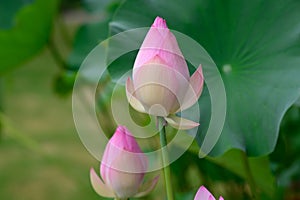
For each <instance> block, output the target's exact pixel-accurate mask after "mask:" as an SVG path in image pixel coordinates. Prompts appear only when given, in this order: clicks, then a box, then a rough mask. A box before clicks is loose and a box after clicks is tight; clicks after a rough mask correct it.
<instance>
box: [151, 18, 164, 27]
mask: <svg viewBox="0 0 300 200" xmlns="http://www.w3.org/2000/svg"><path fill="white" fill-rule="evenodd" d="M152 27H155V28H168V26H167V22H166V20H165V19H163V18H161V17H159V16H157V17H156V18H155V20H154V22H153V24H152Z"/></svg>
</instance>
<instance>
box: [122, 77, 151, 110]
mask: <svg viewBox="0 0 300 200" xmlns="http://www.w3.org/2000/svg"><path fill="white" fill-rule="evenodd" d="M126 96H127V100H128V102H129V103H130V105H131V106H132V107H133V108H134V109H135V110H137V111H139V112H142V113H146V111H145V108H144V106H143V104H142V103H141V102H140V101H139V100H138V99H137V98H136V97H135V96H134V86H133V83H132V81H131V79H130V77H128V79H127V81H126Z"/></svg>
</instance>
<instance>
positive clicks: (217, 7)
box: [0, 0, 300, 200]
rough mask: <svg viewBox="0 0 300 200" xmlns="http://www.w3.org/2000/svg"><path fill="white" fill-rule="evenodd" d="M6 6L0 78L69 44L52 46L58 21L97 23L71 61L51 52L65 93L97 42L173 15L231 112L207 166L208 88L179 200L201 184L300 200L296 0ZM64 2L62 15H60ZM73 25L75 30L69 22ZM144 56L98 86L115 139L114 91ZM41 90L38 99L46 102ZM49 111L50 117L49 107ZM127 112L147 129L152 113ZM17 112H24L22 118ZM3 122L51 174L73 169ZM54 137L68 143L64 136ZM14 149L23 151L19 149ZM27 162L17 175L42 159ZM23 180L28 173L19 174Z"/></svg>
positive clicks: (119, 64) (39, 0)
mask: <svg viewBox="0 0 300 200" xmlns="http://www.w3.org/2000/svg"><path fill="white" fill-rule="evenodd" d="M0 5H1V6H0V75H1V76H2V77H5V76H7V72H11V70H12V69H15V68H16V67H17V66H20V65H21V64H23V63H24V62H25V61H28V60H31V59H33V58H34V57H35V56H37V55H38V54H39V53H40V52H41V50H42V49H43V48H44V47H45V46H47V47H50V49H51V48H52V47H53V45H54V47H55V46H56V45H57V46H60V45H62V44H60V43H53V41H54V40H55V37H56V36H55V34H52V33H53V25H54V24H55V23H54V22H56V21H58V20H61V18H62V16H61V14H63V13H64V12H65V10H67V9H81V10H84V12H85V13H86V15H88V16H92V17H91V19H92V20H87V21H84V22H83V23H81V24H79V26H78V27H76V31H75V33H74V34H71V35H72V37H73V43H72V45H71V46H70V47H68V48H70V52H69V53H68V56H67V57H66V58H65V56H61V55H59V54H60V52H52V54H50V55H49V56H52V57H53V56H54V59H58V60H57V61H58V62H57V64H61V65H63V66H61V67H60V68H59V75H58V76H56V77H55V85H54V86H55V91H56V92H57V93H59V94H62V95H64V96H67V94H69V93H70V91H71V90H72V86H73V82H74V80H75V78H76V72H77V70H78V69H79V67H80V65H81V63H82V62H83V60H84V59H85V57H86V56H87V55H88V53H89V52H90V51H91V50H92V49H93V48H94V47H95V46H96V45H97V44H99V43H100V42H101V41H103V40H105V39H106V38H107V37H109V36H110V35H114V34H117V33H119V32H122V31H125V30H130V29H133V28H140V27H148V26H149V25H151V23H152V22H153V20H154V18H155V17H156V16H161V17H163V18H165V19H166V20H167V22H168V26H169V28H170V29H173V30H175V31H180V32H182V33H184V34H185V35H187V36H189V37H191V38H193V39H194V40H195V41H197V42H198V43H200V44H201V45H202V46H203V47H204V48H205V50H206V51H207V52H208V53H209V55H210V56H211V58H212V59H213V61H214V62H215V63H216V66H217V67H218V70H219V72H220V74H221V76H222V79H223V81H224V85H225V89H226V95H227V115H226V121H225V126H224V129H223V131H222V135H221V137H220V138H219V140H218V142H217V144H216V146H215V147H214V149H213V151H212V152H210V155H209V156H207V157H205V158H204V159H199V158H198V156H197V155H198V152H199V150H200V149H199V147H201V144H202V142H203V139H204V137H205V133H206V130H207V128H208V126H209V122H210V120H211V119H210V117H211V106H212V105H211V100H210V92H209V90H208V88H207V87H205V89H204V92H203V94H202V96H201V98H200V100H199V105H200V110H201V119H200V124H201V126H200V129H199V131H198V134H197V138H196V139H197V142H194V143H193V144H192V145H191V147H190V148H189V150H188V152H186V153H185V154H184V155H183V156H182V157H181V158H180V159H178V160H177V161H176V162H174V163H173V164H172V165H171V170H172V176H173V182H174V187H175V189H176V198H177V199H178V200H185V199H192V197H193V196H194V194H195V192H196V190H197V188H198V187H199V186H200V185H201V184H204V185H206V186H207V187H208V188H209V189H210V190H211V191H213V193H214V194H216V195H215V196H219V195H222V196H224V197H225V199H250V198H251V196H252V194H253V193H255V195H256V197H257V199H297V198H299V196H300V194H299V192H297V191H299V180H300V174H299V171H300V169H299V166H300V165H299V163H300V160H299V158H298V155H299V153H300V151H299V149H300V112H299V105H300V103H299V102H300V98H299V95H300V79H299V76H300V68H299V65H300V37H299V35H300V22H299V19H300V12H299V10H300V2H299V1H298V0H287V1H286V0H275V1H271V0H265V1H263V0H253V1H247V0H241V1H234V0H228V1H222V0H199V1H196V0H186V1H180V0H164V1H160V0H151V1H149V0H124V1H122V2H121V1H119V0H114V1H110V0H99V1H98V0H82V1H81V4H79V3H78V1H76V4H73V3H71V1H64V2H59V1H58V0H51V1H43V0H12V1H1V2H0ZM59 5H62V6H63V9H61V10H60V9H59V8H60V7H59ZM59 10H60V12H58V11H59ZM95 16H96V17H95ZM95 19H96V20H95ZM66 27H67V29H68V28H70V27H69V26H68V24H67V25H66ZM70 29H71V28H70ZM70 32H71V31H70ZM68 39H69V40H70V38H68ZM65 40H66V39H65ZM64 42H65V41H64ZM65 43H67V42H65ZM108 48H109V46H108ZM53 50H54V51H56V50H57V49H56V50H55V48H54V49H53V48H52V51H53ZM50 53H51V52H50ZM53 53H54V54H53ZM136 53H137V51H133V52H130V53H128V54H126V55H123V56H121V57H120V58H119V59H117V60H115V61H114V62H113V63H111V64H110V66H109V72H108V73H107V74H106V76H105V77H104V78H103V80H100V82H99V88H98V94H97V96H96V101H97V104H98V107H97V109H98V112H99V119H104V120H101V121H100V124H101V126H103V127H104V129H105V130H107V132H109V133H112V132H113V131H114V128H115V126H116V124H115V122H114V121H113V117H112V114H111V105H110V98H111V95H112V90H113V88H114V86H115V83H113V82H112V80H116V79H118V78H119V77H120V76H121V75H123V72H125V71H128V70H129V69H131V68H132V64H133V62H134V58H135V56H136ZM183 54H185V52H183ZM55 55H56V56H55ZM46 62H48V60H42V61H41V62H40V63H38V64H39V67H38V69H41V70H45V71H44V73H48V70H49V69H48V70H46V69H44V68H43V67H45V66H49V65H45V63H46ZM44 65H45V66H44ZM30 73H31V72H30ZM30 73H29V74H30ZM9 75H10V74H9ZM12 76H14V75H13V74H12ZM22 76H23V75H22ZM47 76H48V74H47V75H45V76H41V77H43V78H45V77H47ZM204 76H205V71H204ZM34 78H35V74H30V75H28V74H27V75H26V74H25V75H24V77H23V79H33V80H35V79H34ZM17 81H18V80H17V79H16V82H17ZM33 82H34V81H33ZM30 87H33V86H30ZM24 89H25V90H26V88H24ZM41 91H42V90H40V91H38V93H41V95H42V92H41ZM45 99H46V98H45ZM45 99H44V101H45ZM24 106H26V105H25V104H24ZM43 109H45V110H51V109H49V108H48V107H45V108H43ZM129 111H130V115H131V117H132V118H133V120H134V121H135V122H136V123H137V124H139V125H141V126H144V125H148V124H149V123H150V121H151V119H150V118H149V116H148V115H145V114H141V113H137V112H136V111H135V110H133V109H132V108H129ZM191 112H192V111H191ZM15 114H16V115H18V113H17V112H16V113H15ZM22 116H23V115H22ZM69 117H71V115H70V116H69ZM0 120H1V125H2V128H3V131H4V134H6V135H7V137H8V138H9V140H13V141H18V143H20V144H23V146H24V147H26V148H28V151H30V152H31V151H33V152H35V151H39V149H43V151H42V152H43V153H42V154H43V157H45V158H44V159H45V160H44V162H45V163H44V164H43V165H44V167H45V166H46V165H48V164H49V163H50V164H53V162H57V163H60V165H61V166H62V168H63V170H64V172H68V171H69V169H70V168H73V167H74V166H73V165H72V163H71V162H74V161H62V160H61V161H53V159H54V158H53V157H51V156H50V157H49V155H44V153H45V151H46V150H47V149H44V148H43V147H42V145H40V144H39V143H38V142H36V141H35V140H33V139H31V138H30V137H26V134H23V133H22V132H20V131H19V130H18V129H16V128H15V127H14V126H15V123H13V122H12V120H11V119H10V118H9V117H8V116H6V114H5V109H4V112H1V114H0ZM54 126H55V125H54ZM70 132H71V131H70ZM72 132H74V130H72ZM70 134H71V133H70ZM50 135H51V134H49V136H46V137H50ZM56 137H60V136H59V135H58V134H57V135H56ZM62 139H63V140H65V139H64V138H62ZM3 144H4V148H3V149H4V150H3V149H0V151H3V152H5V153H7V152H8V151H5V148H6V147H5V144H6V143H5V142H4V143H0V147H1V145H3ZM10 145H16V144H15V143H14V142H11V143H10ZM60 145H61V144H60ZM62 146H63V145H62ZM17 149H19V148H17ZM62 149H63V147H62ZM20 151H22V148H21V149H20ZM0 153H1V152H0ZM27 153H28V152H27ZM28 154H29V153H28ZM1 155H4V153H3V154H1ZM9 155H10V154H9ZM34 155H36V154H35V153H34ZM39 156H40V155H39ZM80 158H81V159H83V158H82V157H80ZM38 159H40V158H38ZM83 160H84V159H83ZM20 162H21V161H20ZM22 162H23V163H19V162H18V163H17V164H15V165H13V166H14V168H17V166H21V165H22V164H24V163H25V164H26V165H28V167H30V165H31V163H30V162H37V161H33V160H32V159H31V160H29V161H25V160H22ZM68 162H69V163H68ZM76 162H79V161H76ZM8 163H11V162H8ZM0 164H1V163H0ZM3 166H5V165H3V164H2V165H0V171H1V170H2V169H4V170H7V169H8V166H6V167H3ZM85 167H86V166H85ZM81 168H84V167H83V166H81ZM30 173H31V174H32V173H33V172H30ZM68 173H69V175H70V176H76V175H77V174H76V173H77V171H76V173H74V172H73V171H69V172H68ZM80 173H86V176H80V178H78V179H77V180H76V181H78V184H79V182H81V181H82V179H84V178H85V177H86V178H87V177H88V173H87V171H84V170H82V172H80ZM17 174H18V176H21V174H20V173H19V172H18V173H17ZM0 175H1V174H0ZM24 176H25V175H24ZM0 177H2V178H3V183H2V184H3V185H5V183H11V181H10V180H9V178H8V177H7V176H5V175H4V174H3V175H1V176H0ZM78 177H79V176H78ZM2 178H1V180H2ZM27 178H28V177H27ZM23 181H24V182H26V181H25V180H23ZM83 182H84V188H85V189H83V190H82V191H84V192H86V193H87V194H85V193H84V194H82V197H89V198H90V199H96V198H97V197H96V196H95V195H94V196H93V195H90V193H91V192H92V191H91V190H86V188H89V186H88V183H87V180H85V179H84V181H83ZM251 185H254V188H255V190H254V191H253V190H252V191H251V190H250V189H249V186H251ZM160 186H161V185H159V186H158V187H160ZM36 187H37V188H38V186H36ZM0 191H1V192H2V190H0ZM159 195H164V192H163V191H162V190H161V189H157V190H156V191H155V192H154V194H153V195H152V196H150V197H148V198H146V199H154V198H155V196H159ZM1 197H2V194H0V198H1ZM3 197H4V198H6V197H7V196H5V195H4V196H3ZM58 197H65V196H64V195H62V196H60V195H58ZM73 197H74V196H73ZM80 198H81V197H80ZM77 199H79V197H78V198H77Z"/></svg>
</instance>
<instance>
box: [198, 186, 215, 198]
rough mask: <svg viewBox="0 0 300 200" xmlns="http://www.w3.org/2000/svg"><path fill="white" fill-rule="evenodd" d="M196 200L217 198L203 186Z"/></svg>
mask: <svg viewBox="0 0 300 200" xmlns="http://www.w3.org/2000/svg"><path fill="white" fill-rule="evenodd" d="M194 200H215V198H214V197H213V196H212V194H211V193H210V192H209V191H208V190H207V189H206V188H205V187H204V186H201V187H200V188H199V190H198V192H197V194H196V196H195V198H194Z"/></svg>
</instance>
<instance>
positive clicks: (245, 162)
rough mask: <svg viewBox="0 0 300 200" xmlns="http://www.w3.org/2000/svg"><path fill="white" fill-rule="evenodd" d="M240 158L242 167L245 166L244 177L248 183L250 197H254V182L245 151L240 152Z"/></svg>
mask: <svg viewBox="0 0 300 200" xmlns="http://www.w3.org/2000/svg"><path fill="white" fill-rule="evenodd" d="M242 160H243V163H244V168H245V172H246V179H247V181H248V183H249V186H250V189H251V195H252V199H256V184H255V181H254V178H253V175H252V172H251V168H250V165H249V159H248V157H247V155H246V153H244V152H242Z"/></svg>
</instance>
